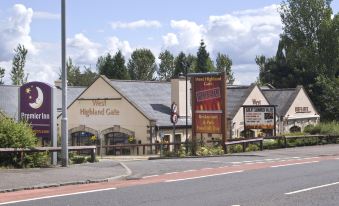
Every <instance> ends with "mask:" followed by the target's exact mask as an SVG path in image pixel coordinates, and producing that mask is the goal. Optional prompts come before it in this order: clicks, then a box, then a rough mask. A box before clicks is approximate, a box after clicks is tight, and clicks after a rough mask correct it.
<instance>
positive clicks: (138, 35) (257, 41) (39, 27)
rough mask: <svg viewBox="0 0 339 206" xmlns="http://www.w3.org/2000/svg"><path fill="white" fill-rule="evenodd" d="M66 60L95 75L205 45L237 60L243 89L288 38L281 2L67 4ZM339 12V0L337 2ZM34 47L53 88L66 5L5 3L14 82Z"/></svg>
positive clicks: (6, 51)
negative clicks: (106, 67)
mask: <svg viewBox="0 0 339 206" xmlns="http://www.w3.org/2000/svg"><path fill="white" fill-rule="evenodd" d="M66 2H67V4H66V5H67V15H66V18H67V56H70V57H71V58H72V59H73V61H74V62H75V63H76V64H79V65H87V66H88V65H90V66H91V67H92V69H93V70H95V63H96V60H97V58H98V57H99V56H101V55H104V54H105V53H107V52H111V53H115V52H116V51H117V50H118V49H120V50H122V52H123V54H124V55H125V57H126V59H128V58H129V55H130V54H131V52H132V51H133V50H134V49H137V48H149V49H151V50H152V51H153V53H154V55H155V56H156V57H157V56H158V55H159V52H161V51H163V50H164V49H168V50H170V51H171V52H173V53H174V54H177V53H178V52H180V51H184V52H186V53H192V54H196V51H197V48H198V46H199V43H200V39H204V40H205V42H206V44H207V50H208V51H209V53H210V55H211V57H212V59H213V58H215V55H216V54H217V52H221V53H225V54H228V55H229V56H230V57H231V59H232V60H233V67H232V69H233V71H234V73H235V78H236V83H238V84H250V83H252V82H254V81H255V80H256V78H257V76H258V68H257V66H256V64H255V62H254V59H255V56H256V55H260V54H264V55H267V56H272V55H274V53H275V51H276V47H277V43H278V40H279V34H280V33H281V22H280V17H279V14H278V12H277V7H278V5H279V4H280V1H278V0H256V1H250V0H237V1H231V0H229V1H226V0H209V1H197V0H195V1H194V0H171V1H159V0H123V1H114V0H96V1H93V0H66ZM332 8H333V10H334V13H337V12H338V10H339V2H338V1H337V0H336V1H333V2H332ZM19 43H21V44H24V45H25V46H26V48H28V52H29V53H28V57H27V63H26V67H25V68H26V69H25V70H26V72H28V73H29V80H30V81H35V80H38V81H45V82H49V83H53V82H54V80H56V79H57V78H58V74H59V71H60V0H52V1H46V0H1V1H0V67H3V68H5V69H6V76H5V82H6V83H8V84H9V83H10V80H9V79H10V68H11V59H12V57H13V49H14V48H15V47H16V45H17V44H19Z"/></svg>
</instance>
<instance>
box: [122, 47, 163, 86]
mask: <svg viewBox="0 0 339 206" xmlns="http://www.w3.org/2000/svg"><path fill="white" fill-rule="evenodd" d="M127 68H128V72H129V75H130V77H131V79H133V80H154V77H153V75H154V72H155V71H156V68H157V65H156V63H155V57H154V55H153V53H152V52H151V50H149V49H136V50H134V51H133V53H132V54H131V58H130V59H129V61H128V64H127Z"/></svg>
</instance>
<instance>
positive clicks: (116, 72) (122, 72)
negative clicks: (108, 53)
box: [111, 50, 129, 79]
mask: <svg viewBox="0 0 339 206" xmlns="http://www.w3.org/2000/svg"><path fill="white" fill-rule="evenodd" d="M112 70H113V73H112V77H111V78H112V79H129V75H128V71H127V67H126V66H125V58H124V56H123V55H122V53H121V51H120V50H119V51H118V52H117V53H115V55H114V57H113V67H112Z"/></svg>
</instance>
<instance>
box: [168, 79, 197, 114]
mask: <svg viewBox="0 0 339 206" xmlns="http://www.w3.org/2000/svg"><path fill="white" fill-rule="evenodd" d="M171 101H172V102H171V104H172V103H173V102H175V104H176V105H177V106H178V115H179V117H186V78H185V77H182V76H181V77H179V79H171ZM187 110H188V111H187V116H189V117H190V116H192V115H191V113H192V112H191V111H192V110H191V82H190V79H187Z"/></svg>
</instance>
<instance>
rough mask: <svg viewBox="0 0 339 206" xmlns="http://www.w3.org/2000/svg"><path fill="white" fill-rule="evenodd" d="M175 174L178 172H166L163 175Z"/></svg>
mask: <svg viewBox="0 0 339 206" xmlns="http://www.w3.org/2000/svg"><path fill="white" fill-rule="evenodd" d="M176 173H179V172H167V173H165V175H171V174H176Z"/></svg>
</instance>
